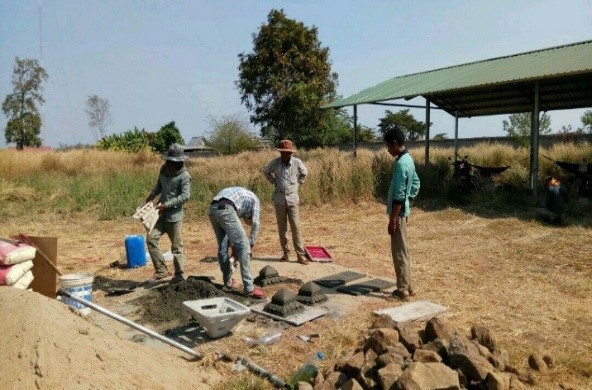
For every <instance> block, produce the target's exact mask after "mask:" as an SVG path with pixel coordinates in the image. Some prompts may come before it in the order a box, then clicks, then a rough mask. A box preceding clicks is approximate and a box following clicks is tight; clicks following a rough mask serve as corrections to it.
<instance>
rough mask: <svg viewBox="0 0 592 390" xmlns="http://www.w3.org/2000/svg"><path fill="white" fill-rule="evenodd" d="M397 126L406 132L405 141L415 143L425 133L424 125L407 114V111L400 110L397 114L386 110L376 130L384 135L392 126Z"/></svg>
mask: <svg viewBox="0 0 592 390" xmlns="http://www.w3.org/2000/svg"><path fill="white" fill-rule="evenodd" d="M394 125H397V126H399V127H402V128H403V129H404V130H406V131H407V139H408V140H410V141H415V140H418V139H420V138H421V137H423V135H424V134H425V131H426V124H425V123H424V122H420V121H418V120H416V119H415V118H414V117H413V115H411V114H410V113H409V109H405V110H401V111H399V112H392V111H390V110H386V111H385V112H384V117H383V118H380V123H379V124H378V129H379V130H380V133H381V134H384V133H385V132H386V131H387V130H388V129H390V128H391V127H392V126H394Z"/></svg>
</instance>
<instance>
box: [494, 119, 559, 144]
mask: <svg viewBox="0 0 592 390" xmlns="http://www.w3.org/2000/svg"><path fill="white" fill-rule="evenodd" d="M508 120H509V121H508ZM508 120H504V121H503V122H502V124H503V126H504V131H505V132H506V133H508V137H510V138H511V139H512V140H514V141H515V142H516V143H517V144H519V145H520V146H528V144H529V142H530V141H529V140H530V132H531V131H530V126H531V125H530V112H523V113H519V114H512V115H510V116H509V117H508ZM550 132H551V117H550V116H549V115H547V114H546V113H544V112H543V113H542V115H541V117H540V119H539V134H549V133H550Z"/></svg>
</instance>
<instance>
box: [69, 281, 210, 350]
mask: <svg viewBox="0 0 592 390" xmlns="http://www.w3.org/2000/svg"><path fill="white" fill-rule="evenodd" d="M58 295H63V296H65V297H68V298H70V299H72V300H75V301H76V302H78V303H81V304H83V305H85V306H87V307H90V308H91V309H93V310H96V311H98V312H99V313H101V314H104V315H106V316H107V317H111V318H113V319H114V320H117V321H119V322H121V323H122V324H125V325H127V326H130V327H132V328H134V329H137V330H139V331H140V332H142V333H145V334H147V335H148V336H151V337H154V338H155V339H158V340H160V341H162V342H163V343H166V344H169V345H171V346H173V347H175V348H177V349H180V350H181V351H183V352H186V353H188V354H190V355H192V356H193V357H195V358H197V359H201V358H203V355H202V354H201V353H199V352H196V351H194V350H193V349H191V348H188V347H186V346H184V345H183V344H179V343H178V342H176V341H174V340H171V339H169V338H167V337H164V336H163V335H161V334H158V333H156V332H155V331H153V330H150V329H148V328H145V327H143V326H142V325H139V324H136V323H135V322H133V321H130V320H128V319H127V318H125V317H122V316H120V315H119V314H116V313H113V312H112V311H109V310H107V309H105V308H103V307H101V306H99V305H96V304H94V303H92V302H89V301H87V300H86V299H82V298H79V297H77V296H75V295H72V294H70V293H69V292H67V291H65V290H63V289H60V290H58Z"/></svg>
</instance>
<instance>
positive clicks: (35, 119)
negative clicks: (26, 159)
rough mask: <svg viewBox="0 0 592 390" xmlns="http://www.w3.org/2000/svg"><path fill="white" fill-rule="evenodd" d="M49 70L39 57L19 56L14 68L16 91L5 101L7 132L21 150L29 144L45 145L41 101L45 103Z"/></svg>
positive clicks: (13, 77)
mask: <svg viewBox="0 0 592 390" xmlns="http://www.w3.org/2000/svg"><path fill="white" fill-rule="evenodd" d="M47 77H48V76H47V72H46V71H45V69H43V68H42V67H41V66H40V65H39V63H38V62H37V60H34V59H28V58H25V59H22V60H21V59H20V58H18V57H16V59H15V64H14V68H13V71H12V86H13V88H14V89H13V91H12V93H11V94H9V95H7V96H6V99H4V102H3V103H2V111H4V115H6V117H7V118H8V122H7V123H6V129H5V130H4V135H5V138H6V142H7V143H12V142H14V143H16V148H17V149H18V150H23V148H24V147H25V146H35V147H39V146H41V138H40V137H39V134H40V133H41V116H40V115H39V110H38V109H37V105H41V104H43V103H45V99H44V98H43V95H42V92H43V82H44V81H45V80H47Z"/></svg>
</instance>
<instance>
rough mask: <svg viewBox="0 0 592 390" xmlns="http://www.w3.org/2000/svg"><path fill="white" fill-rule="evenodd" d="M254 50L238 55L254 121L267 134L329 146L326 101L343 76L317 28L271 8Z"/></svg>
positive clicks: (243, 92)
mask: <svg viewBox="0 0 592 390" xmlns="http://www.w3.org/2000/svg"><path fill="white" fill-rule="evenodd" d="M252 37H253V51H252V52H251V53H248V54H246V53H241V54H239V55H238V57H239V60H240V64H239V67H238V70H239V79H238V80H237V81H236V85H237V87H238V89H239V91H240V95H241V101H242V103H243V104H244V105H245V106H246V107H247V109H248V110H249V111H250V112H251V117H250V119H251V122H253V123H255V124H259V125H261V135H262V136H263V137H267V138H271V139H273V140H276V141H277V140H279V139H281V138H291V139H292V140H294V141H295V142H296V144H297V145H298V146H304V147H307V146H308V147H310V146H318V145H323V143H324V137H325V133H326V131H327V116H328V115H329V114H328V112H327V111H326V110H322V109H321V108H320V106H321V104H322V102H324V101H325V100H328V99H331V98H333V97H334V96H335V88H336V84H337V74H336V73H332V72H331V63H330V61H329V49H328V48H327V47H321V43H320V41H319V39H318V36H317V28H316V27H314V26H313V27H311V28H309V27H306V26H305V25H304V24H303V23H301V22H297V21H295V20H292V19H289V18H287V17H286V15H285V14H284V11H283V10H275V9H274V10H271V12H270V13H269V15H268V16H267V24H263V25H261V27H260V29H259V33H258V34H257V35H255V34H253V36H252Z"/></svg>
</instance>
